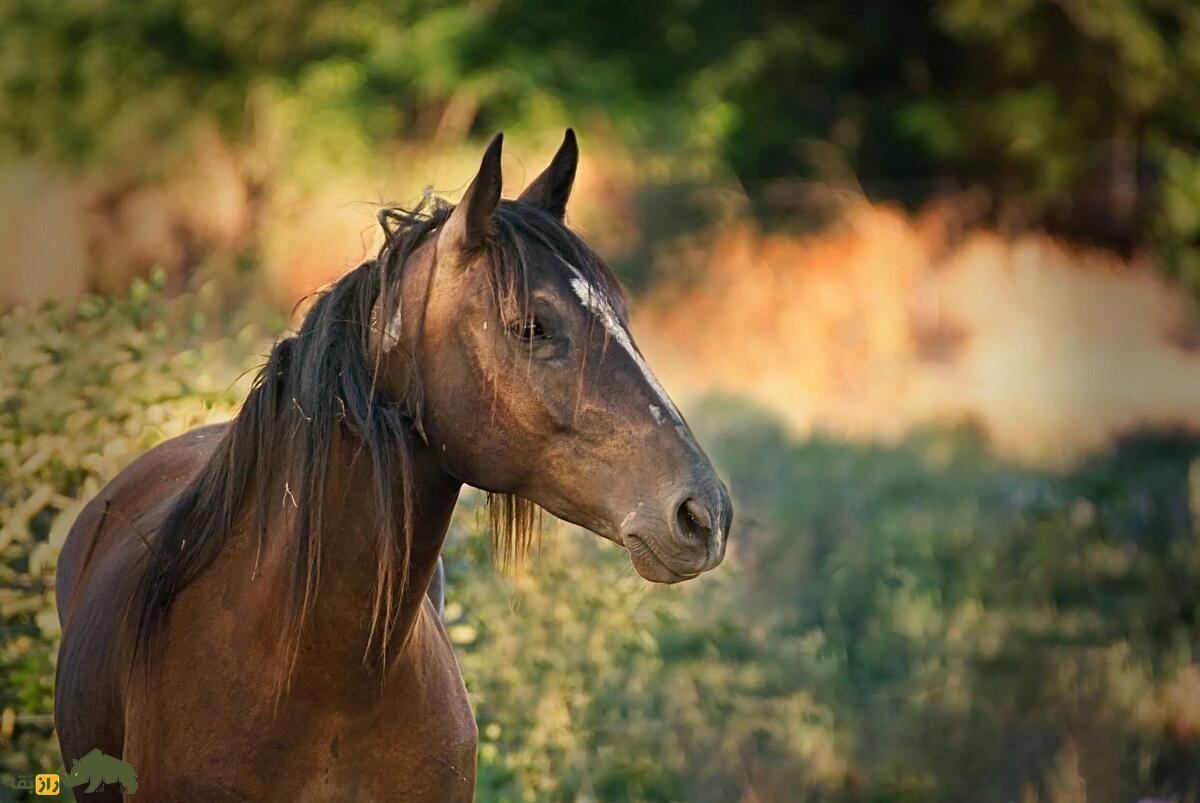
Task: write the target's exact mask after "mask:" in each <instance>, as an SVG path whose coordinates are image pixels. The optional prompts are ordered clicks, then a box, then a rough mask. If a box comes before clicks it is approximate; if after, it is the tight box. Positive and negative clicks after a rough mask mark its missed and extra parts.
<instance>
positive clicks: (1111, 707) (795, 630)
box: [0, 283, 1200, 803]
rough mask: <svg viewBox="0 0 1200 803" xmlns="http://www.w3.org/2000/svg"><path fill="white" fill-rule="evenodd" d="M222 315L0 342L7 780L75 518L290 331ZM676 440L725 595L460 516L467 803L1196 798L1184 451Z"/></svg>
mask: <svg viewBox="0 0 1200 803" xmlns="http://www.w3.org/2000/svg"><path fill="white" fill-rule="evenodd" d="M214 292H215V288H213V287H212V286H210V285H204V284H203V283H202V284H201V287H200V289H199V290H197V291H194V292H191V293H188V294H184V295H183V296H180V297H175V298H171V299H168V297H167V296H164V295H163V294H162V293H161V292H160V291H159V290H158V289H157V288H156V287H155V285H154V284H153V283H148V284H139V285H137V286H136V287H135V288H134V289H133V290H132V292H131V293H130V294H128V295H127V296H125V297H121V298H116V299H109V300H102V299H99V298H89V299H87V300H85V302H84V303H83V304H82V305H80V306H79V307H78V308H77V309H46V310H42V311H36V312H35V311H31V310H16V311H13V312H11V313H9V314H6V315H5V316H4V317H3V319H0V331H2V332H3V339H4V343H5V348H4V349H3V350H2V351H0V376H4V377H5V381H4V384H3V385H0V395H2V397H3V398H2V399H0V431H2V437H0V444H2V446H0V449H2V451H0V483H2V484H0V501H2V504H3V508H2V510H0V520H2V521H3V522H4V530H3V535H2V538H3V542H2V546H0V556H2V562H0V571H2V572H3V576H2V578H0V579H2V582H0V588H2V589H3V591H2V592H0V614H2V616H3V623H2V627H3V631H2V632H3V634H4V638H3V647H2V651H0V661H2V671H0V711H2V712H3V714H2V715H0V724H2V725H3V731H2V732H0V739H2V740H3V745H4V749H3V751H2V752H3V756H4V758H3V761H4V770H5V771H6V772H25V771H29V770H31V769H33V768H38V767H44V768H53V767H55V766H56V764H57V762H58V757H57V755H56V750H55V747H54V742H53V739H52V732H51V724H50V722H49V721H48V717H47V715H48V714H49V713H50V712H51V711H52V685H53V666H54V653H55V647H56V643H57V638H58V629H57V622H56V617H55V615H54V609H53V565H54V558H55V556H56V553H57V548H58V546H59V545H60V544H61V542H62V538H63V536H64V535H65V532H66V528H67V527H68V525H69V523H70V521H71V518H72V516H73V514H74V512H75V511H76V510H77V509H78V505H79V504H80V502H81V501H82V500H83V499H84V498H86V497H88V496H90V495H91V494H93V493H95V492H96V490H97V489H98V488H99V487H100V485H101V484H102V483H103V482H104V481H105V480H106V479H107V478H109V477H111V476H112V475H113V474H115V473H116V472H117V471H118V470H119V469H120V468H121V467H122V466H123V465H124V464H126V463H127V462H128V461H129V460H130V459H131V458H132V457H133V456H135V455H136V454H137V453H139V452H140V451H142V450H143V449H145V448H147V447H148V446H150V445H151V444H153V443H156V442H158V441H160V440H162V439H163V438H166V437H170V436H171V435H173V434H176V433H177V432H180V431H182V430H183V429H185V428H187V427H190V426H193V425H195V424H198V423H202V422H205V421H209V420H214V419H217V418H222V417H225V416H228V415H230V414H231V413H232V411H233V410H234V408H235V405H236V402H237V400H238V398H239V397H240V395H241V393H242V392H243V391H244V382H245V380H244V379H243V380H240V381H235V380H236V378H237V376H238V374H239V372H240V371H241V370H243V369H245V368H248V367H251V366H253V365H254V364H255V363H256V361H257V358H256V356H255V355H256V354H261V352H262V351H263V345H264V343H265V342H267V340H266V339H267V338H269V336H270V335H271V334H272V333H273V332H274V331H276V330H277V329H278V328H279V326H280V325H281V322H280V321H278V320H275V321H272V320H271V317H270V316H269V315H265V314H264V313H263V311H262V310H259V309H243V310H242V311H241V312H240V313H237V314H236V316H235V318H234V323H233V324H231V325H229V326H222V327H220V328H221V330H223V331H225V332H227V334H225V335H219V334H218V332H216V331H214V329H213V322H212V319H211V311H212V308H211V305H212V304H215V303H216V301H217V299H216V298H215V296H214ZM237 321H241V323H238V322H237ZM691 418H692V419H693V422H694V424H695V425H696V428H697V430H698V434H699V436H700V437H701V439H702V440H703V441H704V442H706V443H708V444H710V446H711V451H712V453H713V454H714V457H715V459H716V460H717V462H718V463H719V464H720V466H721V467H722V470H723V472H724V473H725V474H726V476H728V477H730V478H731V480H732V488H733V491H734V494H735V498H736V500H737V505H738V510H739V514H738V515H739V519H738V521H739V525H738V528H737V530H736V531H735V533H734V541H733V547H732V553H731V556H730V559H729V561H728V562H727V564H726V566H724V567H722V569H721V571H719V572H716V573H714V574H712V575H711V576H706V577H704V578H702V579H700V580H698V581H695V582H693V583H689V584H685V585H683V586H679V587H672V588H651V587H648V586H646V584H645V583H644V581H642V580H640V579H639V578H638V577H637V576H636V575H634V574H633V573H632V571H631V570H630V568H629V565H628V561H627V559H626V558H625V556H624V555H623V553H622V552H621V551H620V550H619V549H618V548H616V547H615V546H613V545H611V544H608V543H607V542H601V541H600V540H599V539H597V538H595V537H593V536H591V535H588V534H586V533H582V532H580V531H578V530H575V529H573V528H568V527H564V526H548V527H547V530H546V531H545V532H544V533H543V535H542V539H541V548H540V550H537V551H535V553H534V554H533V555H532V556H531V557H530V559H529V561H528V563H527V564H526V565H525V566H524V567H523V568H521V569H518V570H517V571H516V572H515V573H512V574H510V575H503V574H500V573H497V572H495V571H494V570H493V569H492V567H491V565H490V559H489V554H488V545H487V538H486V536H485V533H484V532H483V526H484V521H485V520H486V517H485V516H483V515H481V514H480V513H479V510H478V503H477V500H476V499H475V497H474V496H471V495H468V496H467V497H466V498H465V500H464V505H463V506H462V507H461V509H460V511H459V514H458V517H457V518H456V522H455V525H454V527H453V530H452V533H451V536H450V540H449V546H448V550H447V558H448V569H449V591H448V607H447V619H448V630H449V633H450V636H451V638H452V640H453V641H454V642H455V644H456V649H457V651H458V655H459V658H460V661H461V663H462V666H463V670H464V674H465V677H466V680H467V683H468V687H469V689H470V691H471V698H472V704H473V706H474V709H475V711H476V714H477V717H478V720H479V725H480V752H479V776H480V784H479V798H480V799H481V800H614V801H617V800H697V801H709V800H711V801H725V800H732V799H758V800H783V799H787V800H796V799H801V800H814V801H867V800H873V801H900V800H905V801H909V800H930V801H955V800H962V799H965V798H971V799H975V800H987V801H991V800H994V801H1007V800H1014V799H1021V800H1025V801H1032V800H1045V801H1061V802H1062V803H1066V801H1074V800H1084V799H1085V798H1084V797H1081V796H1079V795H1077V794H1076V796H1071V795H1072V794H1075V793H1077V792H1078V790H1081V789H1086V790H1087V792H1086V794H1087V796H1086V800H1091V801H1109V800H1111V801H1120V800H1128V799H1132V798H1134V797H1136V796H1139V795H1147V796H1157V797H1160V798H1164V799H1172V797H1173V799H1178V800H1191V799H1195V798H1196V796H1197V795H1200V775H1198V774H1197V770H1196V768H1197V767H1198V766H1200V708H1198V707H1197V703H1196V701H1197V699H1198V695H1200V670H1198V669H1197V668H1196V663H1195V662H1194V651H1195V649H1196V642H1195V638H1196V616H1197V614H1198V613H1200V593H1198V592H1197V589H1198V588H1200V542H1198V541H1197V538H1196V530H1195V516H1196V515H1197V502H1196V500H1197V499H1200V468H1196V466H1200V463H1197V462H1196V460H1197V458H1200V441H1197V440H1196V439H1192V438H1188V437H1184V436H1171V435H1166V434H1159V435H1154V434H1144V435H1140V436H1131V437H1129V438H1127V439H1126V440H1124V441H1122V442H1121V443H1120V444H1119V445H1118V446H1117V447H1115V448H1114V449H1113V450H1112V451H1110V452H1107V453H1105V454H1101V455H1098V456H1096V457H1094V458H1092V459H1090V460H1087V461H1084V462H1082V463H1081V464H1079V465H1078V466H1077V467H1075V468H1074V469H1073V470H1071V471H1068V472H1043V471H1034V470H1030V469H1027V468H1021V467H1018V466H1016V465H1014V464H1010V463H1007V462H1005V461H1002V460H999V459H997V458H995V457H993V456H991V454H990V452H989V448H988V446H987V444H986V442H985V439H984V438H983V436H982V435H981V434H980V433H979V432H978V431H976V430H974V429H973V428H970V427H962V428H953V429H936V430H929V431H924V432H916V433H913V434H910V435H909V436H907V437H905V438H903V439H902V440H900V441H898V442H896V443H895V444H893V445H890V446H881V445H862V444H852V443H849V442H844V441H838V440H836V439H833V438H830V437H824V436H815V437H812V438H807V439H804V440H797V439H795V438H794V437H792V436H790V435H789V434H788V431H787V430H786V429H785V428H784V426H783V425H782V423H780V422H779V421H777V420H776V419H775V418H774V417H773V415H772V414H770V413H768V412H766V411H763V410H761V409H758V408H755V407H753V406H751V405H750V404H748V403H746V402H741V401H738V400H737V399H736V398H732V397H720V396H716V397H711V398H709V399H707V400H705V401H702V402H699V403H697V404H693V405H692V406H691ZM1072 790H1074V792H1073V791H1072Z"/></svg>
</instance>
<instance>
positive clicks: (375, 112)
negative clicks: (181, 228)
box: [0, 0, 1200, 286]
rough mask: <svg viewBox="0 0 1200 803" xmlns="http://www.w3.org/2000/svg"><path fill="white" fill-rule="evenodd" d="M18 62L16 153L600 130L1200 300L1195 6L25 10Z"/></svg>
mask: <svg viewBox="0 0 1200 803" xmlns="http://www.w3.org/2000/svg"><path fill="white" fill-rule="evenodd" d="M0 53H2V54H3V55H2V56H0V150H5V151H8V152H9V153H10V154H11V153H20V154H27V153H32V154H38V155H41V156H44V157H48V158H52V159H54V160H58V161H63V162H67V163H71V164H76V165H85V166H92V165H104V164H113V163H118V164H121V165H123V166H125V167H129V166H130V165H135V166H136V168H137V169H138V170H153V169H160V168H161V166H162V163H163V161H164V160H167V161H169V159H170V158H171V156H172V155H173V154H175V155H177V153H178V152H177V146H178V145H179V142H180V139H181V137H184V136H186V134H187V133H188V131H189V128H190V126H189V123H190V122H194V121H195V120H197V119H199V118H203V119H205V120H217V121H219V122H220V123H221V124H222V126H223V128H224V130H225V131H226V132H227V134H228V135H229V136H230V137H231V138H233V139H238V138H246V137H252V136H254V135H255V125H256V120H258V119H259V118H260V117H261V108H260V107H261V101H262V100H263V99H264V98H275V99H283V100H286V99H292V100H295V101H297V102H298V103H299V106H298V107H297V110H296V114H295V115H294V116H293V117H291V118H289V119H290V120H291V125H294V126H298V127H301V128H305V129H308V130H313V131H315V132H316V133H315V135H314V136H315V142H316V143H317V144H318V145H319V144H320V143H322V142H324V144H325V146H326V150H327V151H336V150H338V149H340V148H341V147H343V146H345V142H346V139H345V138H344V137H343V138H335V139H334V140H330V139H329V138H322V137H321V129H322V127H324V126H332V127H333V128H335V129H347V128H348V129H351V130H353V132H354V134H355V137H354V139H355V141H356V142H357V143H359V145H360V146H361V147H363V148H366V149H368V150H369V149H379V148H380V147H382V146H383V145H385V144H386V143H388V142H390V141H392V140H393V139H395V138H397V137H410V138H420V139H432V140H437V139H439V138H441V139H458V138H461V137H462V136H464V135H467V134H471V133H479V132H483V131H486V130H490V129H493V128H496V127H501V126H505V127H510V128H512V127H521V126H531V127H544V126H546V125H548V124H550V123H554V124H557V123H559V122H561V120H562V119H563V118H572V119H577V118H579V117H580V116H582V115H586V114H596V113H599V114H603V115H604V116H605V117H607V118H608V119H609V120H611V122H612V123H613V124H614V125H615V126H616V127H617V129H618V130H619V131H622V132H623V133H624V134H625V136H627V137H628V138H629V139H630V140H631V141H633V142H634V143H636V144H637V145H639V146H643V147H650V148H653V149H657V150H659V151H661V152H664V153H674V154H676V155H677V156H678V157H680V158H679V163H680V164H681V165H686V166H687V169H690V170H691V171H693V172H699V173H701V174H703V173H704V172H705V171H708V170H711V169H712V168H713V167H714V166H715V165H718V164H728V165H730V166H732V167H733V169H734V170H735V171H736V172H737V174H738V175H739V176H740V177H741V179H742V180H743V182H745V183H746V184H747V185H748V186H749V187H750V188H751V189H752V191H753V190H754V189H755V188H759V189H761V188H762V186H763V184H764V182H768V181H772V180H775V179H780V178H784V179H786V178H795V177H801V178H811V177H813V176H818V177H821V176H826V177H827V176H828V175H830V174H831V172H833V173H836V172H837V171H842V172H843V173H844V172H845V171H850V172H852V174H853V175H855V176H857V177H858V179H859V180H860V181H861V182H862V184H863V185H864V186H865V187H866V188H867V190H868V191H869V192H871V193H872V194H875V195H877V196H881V197H885V198H899V199H901V200H904V201H906V202H919V201H921V200H924V199H925V198H927V197H929V196H930V195H931V194H934V193H936V192H940V191H942V190H945V189H951V190H953V189H955V188H966V187H972V186H979V187H985V188H987V189H989V190H990V191H991V193H992V196H993V197H994V198H996V199H997V201H998V207H997V211H998V214H999V216H1000V217H1001V218H1002V219H1004V220H1008V221H1012V222H1015V223H1017V224H1021V225H1025V224H1038V223H1049V224H1051V225H1053V226H1055V227H1057V228H1059V229H1060V230H1063V231H1067V232H1069V233H1071V234H1074V235H1078V236H1083V237H1086V238H1089V239H1099V240H1101V241H1105V242H1108V243H1115V244H1119V245H1125V246H1128V245H1133V244H1136V243H1138V242H1141V241H1143V240H1145V239H1146V238H1147V237H1150V238H1153V239H1154V240H1156V241H1157V242H1159V243H1161V244H1162V245H1163V246H1164V251H1165V253H1166V254H1167V257H1168V260H1167V266H1168V268H1170V269H1174V270H1176V271H1177V272H1181V273H1184V274H1186V275H1187V276H1189V277H1192V278H1191V280H1192V281H1193V283H1194V285H1196V286H1200V257H1197V256H1196V250H1195V249H1194V248H1193V246H1195V245H1196V242H1197V239H1198V238H1200V197H1198V196H1200V189H1197V186H1198V185H1200V163H1198V162H1197V160H1196V157H1195V155H1194V154H1195V151H1196V148H1197V145H1198V144H1200V120H1198V119H1197V116H1196V115H1195V114H1194V113H1193V112H1194V109H1196V108H1197V107H1200V56H1197V53H1200V14H1197V12H1196V9H1195V7H1194V6H1193V5H1192V4H1190V3H1187V2H1184V1H1183V0H1100V1H1099V2H1083V1H1082V0H1056V1H1055V2H1046V3H1036V2H1032V0H995V2H980V0H924V1H923V2H918V3H901V4H897V3H880V2H862V1H861V0H859V1H858V2H850V3H846V2H834V0H813V2H808V3H804V4H802V5H796V4H793V3H783V2H778V1H777V0H745V1H744V2H736V3H735V2H718V3H700V2H698V1H697V0H670V1H669V2H666V3H661V4H654V5H650V6H647V5H646V4H644V3H643V4H639V3H633V2H626V1H625V0H621V2H617V3H612V2H604V3H600V2H595V0H585V2H581V3H573V4H569V5H562V4H547V3H544V2H540V0H511V1H509V2H478V3H472V4H469V5H466V6H462V5H459V4H453V3H447V2H430V1H429V0H405V2H401V3H385V2H381V0H349V2H332V0H267V2H262V3H253V4H245V3H238V2H231V1H230V0H152V1H151V2H148V3H138V4H128V3H119V2H114V0H95V2H82V1H81V0H70V1H69V2H65V3H51V2H46V0H7V2H4V3H0ZM256 115H257V117H256ZM335 143H336V145H337V147H334V144H335ZM308 153H311V151H308ZM302 155H303V152H302V153H301V154H297V158H302Z"/></svg>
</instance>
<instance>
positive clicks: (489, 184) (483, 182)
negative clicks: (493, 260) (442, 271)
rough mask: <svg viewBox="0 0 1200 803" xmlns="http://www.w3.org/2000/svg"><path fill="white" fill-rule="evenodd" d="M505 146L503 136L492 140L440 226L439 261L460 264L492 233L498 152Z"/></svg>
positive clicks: (499, 181)
mask: <svg viewBox="0 0 1200 803" xmlns="http://www.w3.org/2000/svg"><path fill="white" fill-rule="evenodd" d="M503 145H504V133H503V132H499V133H497V134H496V136H494V137H492V141H491V142H490V143H489V144H488V146H487V150H486V151H484V152H483V162H482V163H481V164H480V165H479V172H478V173H476V174H475V178H474V179H472V180H471V185H470V186H469V187H467V191H466V192H465V193H464V194H463V197H462V200H461V201H459V202H458V206H456V207H454V211H453V212H451V213H450V217H449V218H447V219H446V222H445V223H444V224H443V225H442V232H441V234H439V235H438V256H439V258H440V259H441V260H446V261H449V262H454V263H457V264H461V263H462V257H463V255H464V254H468V253H470V252H472V251H475V250H477V249H478V248H479V247H480V246H482V245H483V244H484V242H486V240H487V237H488V235H489V234H491V232H492V213H493V212H495V211H496V205H497V204H499V203H500V186H501V184H502V177H501V174H500V152H501V150H502V147H503Z"/></svg>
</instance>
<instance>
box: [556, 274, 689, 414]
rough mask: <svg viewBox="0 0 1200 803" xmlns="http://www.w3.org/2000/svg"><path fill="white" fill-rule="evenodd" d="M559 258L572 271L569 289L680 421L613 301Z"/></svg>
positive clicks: (673, 406)
mask: <svg viewBox="0 0 1200 803" xmlns="http://www.w3.org/2000/svg"><path fill="white" fill-rule="evenodd" d="M559 261H561V262H562V263H563V264H564V265H566V266H567V267H568V268H569V269H570V271H571V273H573V274H574V277H573V278H572V279H571V289H572V290H574V291H575V295H577V296H579V300H580V301H581V302H582V303H583V306H584V307H585V308H587V309H589V310H591V311H592V313H593V314H594V315H595V316H596V317H597V318H599V319H600V323H601V324H603V325H604V328H605V330H607V331H608V334H609V337H611V338H612V339H613V340H615V341H617V343H618V344H620V346H621V348H623V349H625V353H626V354H628V355H629V358H630V359H631V360H633V364H634V365H636V366H637V367H638V370H640V371H641V372H642V376H643V377H645V379H646V383H647V384H648V385H650V387H651V388H653V389H654V392H655V394H657V395H658V398H659V400H660V401H661V402H662V406H663V407H665V408H667V412H669V413H670V414H671V417H672V418H674V419H675V421H677V422H678V423H679V424H682V423H683V416H681V415H680V414H679V410H678V409H677V408H676V407H675V403H674V402H672V401H671V398H670V397H669V396H668V395H667V392H666V391H665V390H663V387H662V385H660V384H658V378H657V377H656V376H654V374H653V373H652V372H651V371H650V366H648V365H646V361H645V360H644V359H642V355H641V354H639V353H638V350H637V349H636V348H634V346H633V340H632V339H631V338H630V337H629V330H627V329H626V328H625V326H624V324H622V323H621V319H620V317H618V316H617V311H616V310H615V309H613V306H612V304H610V303H609V302H608V299H607V298H605V297H604V295H603V294H601V293H600V292H599V290H597V289H596V288H594V287H592V285H590V284H588V281H587V279H584V278H583V274H582V273H580V272H579V269H578V268H576V267H575V266H574V265H572V264H571V263H570V262H568V261H567V260H565V259H563V258H562V257H561V256H560V257H559ZM650 411H651V414H653V412H654V406H653V405H651V407H650ZM655 420H656V421H657V420H658V416H655ZM660 423H661V422H660Z"/></svg>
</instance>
